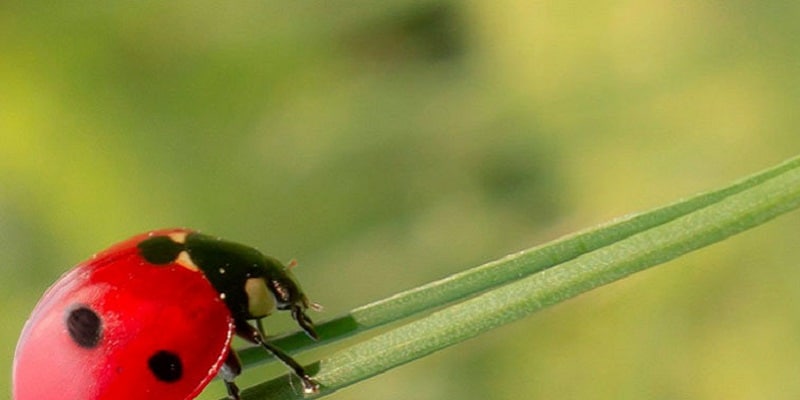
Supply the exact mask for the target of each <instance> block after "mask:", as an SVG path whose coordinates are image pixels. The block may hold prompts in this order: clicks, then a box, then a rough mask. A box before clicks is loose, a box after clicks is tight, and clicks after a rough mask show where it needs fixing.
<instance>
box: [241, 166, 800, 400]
mask: <svg viewBox="0 0 800 400" xmlns="http://www.w3.org/2000/svg"><path fill="white" fill-rule="evenodd" d="M787 166H788V167H787ZM777 168H778V169H779V170H780V172H777V173H772V174H769V177H767V178H764V179H759V180H757V182H754V183H753V184H751V185H749V186H748V187H746V188H743V189H741V190H736V191H733V192H728V193H727V194H726V195H724V196H719V197H717V198H715V199H714V200H713V201H711V202H710V203H709V204H706V205H705V206H704V207H697V208H694V209H692V210H691V211H689V212H688V213H683V214H682V215H681V216H678V217H673V218H671V219H670V220H667V221H661V222H659V223H658V224H655V225H652V224H647V223H645V224H644V225H649V226H650V227H649V228H645V229H641V231H639V232H636V233H634V234H630V235H627V236H626V237H624V238H622V239H617V240H616V241H614V242H613V243H611V244H606V245H604V246H599V247H596V250H593V251H586V252H584V253H583V254H582V255H580V256H579V257H572V258H571V259H570V260H569V261H566V262H564V263H561V264H559V265H556V266H554V267H551V268H548V269H546V270H542V271H540V272H538V273H534V274H529V275H528V276H526V277H523V278H521V279H518V280H516V281H514V282H512V283H508V284H506V285H505V286H501V287H498V288H495V289H492V290H489V291H488V292H486V293H483V294H481V295H478V296H475V297H474V298H472V299H469V300H466V301H463V302H461V303H459V304H455V305H452V306H449V307H447V308H444V309H442V310H440V311H437V312H434V313H432V314H431V315H429V316H427V317H424V318H421V319H419V320H417V321H413V322H410V323H407V324H405V325H403V326H400V327H398V328H395V329H392V330H390V331H388V332H386V333H383V334H381V335H378V336H376V337H374V338H371V339H368V340H365V341H363V342H360V343H357V344H354V345H352V346H350V347H348V348H345V349H343V350H340V351H337V352H335V353H334V354H332V355H330V356H329V357H327V358H325V359H323V360H322V361H320V362H319V363H317V364H315V365H314V366H313V367H312V368H311V370H312V371H314V372H316V375H315V379H316V380H317V381H318V382H320V384H321V385H322V387H323V388H322V391H321V393H320V395H324V394H327V393H331V392H333V391H336V390H338V389H340V388H343V387H346V386H349V385H352V384H354V383H356V382H358V381H361V380H364V379H367V378H369V377H371V376H374V375H376V374H379V373H381V372H384V371H386V370H388V369H390V368H393V367H396V366H398V365H402V364H404V363H407V362H410V361H412V360H414V359H417V358H420V357H423V356H425V355H427V354H430V353H432V352H434V351H437V350H440V349H443V348H445V347H448V346H451V345H453V344H456V343H459V342H461V341H464V340H466V339H469V338H471V337H474V336H476V335H478V334H480V333H482V332H485V331H487V330H489V329H493V328H495V327H498V326H501V325H503V324H507V323H509V322H513V321H516V320H518V319H520V318H522V317H524V316H527V315H530V314H531V313H533V312H535V311H537V310H540V309H542V308H544V307H546V306H549V305H553V304H556V303H559V302H561V301H564V300H566V299H569V298H571V297H574V296H576V295H578V294H580V293H583V292H586V291H588V290H591V289H593V288H596V287H598V286H601V285H604V284H607V283H610V282H613V281H615V280H617V279H620V278H622V277H625V276H628V275H630V274H632V273H635V272H638V271H641V270H643V269H646V268H649V267H652V266H654V265H657V264H660V263H663V262H665V261H668V260H671V259H674V258H676V257H678V256H680V255H682V254H685V253H687V252H690V251H693V250H696V249H698V248H701V247H704V246H707V245H709V244H712V243H715V242H717V241H720V240H723V239H725V238H727V237H729V236H731V235H734V234H736V233H739V232H741V231H743V230H746V229H749V228H752V227H754V226H757V225H759V224H761V223H763V222H766V221H768V220H770V219H772V218H774V217H776V216H778V215H780V214H783V213H785V212H788V211H790V210H793V209H795V208H797V207H798V206H800V168H798V165H797V160H793V161H790V162H789V163H787V164H783V165H781V166H779V167H777ZM771 171H775V170H771ZM751 179H752V178H751ZM747 181H748V180H745V181H742V182H747ZM741 184H742V183H739V184H737V185H741ZM734 186H736V185H734ZM725 190H726V189H723V191H725ZM712 193H720V192H712ZM701 197H702V195H701ZM694 199H696V198H694ZM694 199H690V200H688V201H694ZM678 204H682V203H678ZM669 208H670V207H667V208H665V209H669ZM665 209H659V210H656V211H655V212H656V213H659V212H662V210H665ZM650 215H651V213H646V214H642V215H639V216H636V217H633V218H638V219H641V220H647V219H649V218H650V217H649V216H650ZM616 226H617V225H614V224H612V225H609V226H605V227H601V228H597V231H599V232H603V231H606V230H608V229H613V228H615V227H616ZM585 234H586V233H584V234H582V235H585ZM596 236H597V235H596ZM599 236H604V235H599ZM545 247H546V246H545ZM541 248H542V247H540V249H541ZM531 252H532V253H535V250H532V251H531ZM520 254H528V252H524V253H520ZM520 258H521V256H520V255H519V254H518V255H515V256H510V257H506V258H504V259H501V260H498V261H495V262H493V263H490V264H492V265H494V266H493V268H501V269H504V268H510V269H518V268H520V267H519V266H518V265H516V264H517V263H531V262H533V263H537V265H538V262H540V261H538V260H537V259H538V257H527V256H526V257H523V258H524V261H521V260H520ZM548 262H552V260H549V261H548ZM288 379H289V378H288V377H287V376H283V377H280V378H277V379H274V380H272V381H268V382H265V383H262V384H260V385H257V386H255V387H253V388H251V389H248V390H246V391H245V397H244V398H245V399H267V398H269V399H298V398H302V395H301V394H299V393H298V392H296V391H294V390H293V389H292V388H291V387H290V386H289V385H287V381H288Z"/></svg>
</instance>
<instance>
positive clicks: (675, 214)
mask: <svg viewBox="0 0 800 400" xmlns="http://www.w3.org/2000/svg"><path fill="white" fill-rule="evenodd" d="M798 166H800V158H795V159H791V160H788V161H786V162H784V163H782V164H780V165H778V166H776V167H773V168H771V169H768V170H765V171H762V172H760V173H757V174H754V175H752V176H750V177H747V178H745V179H742V180H740V181H738V182H736V183H734V184H732V185H730V186H727V187H725V188H722V189H718V190H714V191H709V192H706V193H701V194H698V195H695V196H693V197H691V198H688V199H685V200H681V201H678V202H676V203H674V204H670V205H667V206H664V207H661V208H657V209H655V210H651V211H648V212H645V213H640V214H631V215H628V216H625V217H623V218H620V219H617V220H615V221H612V222H610V223H608V224H605V225H602V226H599V227H594V228H591V229H588V230H585V231H581V232H578V233H575V234H572V235H568V236H565V237H563V238H560V239H557V240H555V241H552V242H550V243H547V244H544V245H542V246H538V247H534V248H532V249H528V250H525V251H521V252H519V253H516V254H512V255H509V256H507V257H504V258H502V259H500V260H497V261H494V262H489V263H487V264H484V265H481V266H479V267H476V268H472V269H469V270H466V271H463V272H460V273H457V274H454V275H451V276H448V277H446V278H444V279H441V280H438V281H434V282H431V283H428V284H425V285H422V286H419V287H416V288H413V289H410V290H407V291H404V292H401V293H398V294H396V295H394V296H391V297H388V298H386V299H383V300H379V301H376V302H374V303H370V304H367V305H365V306H362V307H359V308H356V309H354V310H352V311H350V312H349V313H348V314H346V315H343V316H340V317H338V318H334V319H332V320H329V321H327V322H324V323H322V324H319V325H318V326H317V331H318V332H319V333H320V335H321V336H322V337H323V340H322V341H320V342H312V341H311V340H309V339H308V338H307V337H306V336H305V335H304V334H303V333H302V332H293V333H291V334H289V335H285V336H281V337H277V338H274V339H273V343H274V344H275V345H277V346H278V347H280V348H282V349H285V350H287V351H290V352H294V353H296V352H298V351H299V350H307V349H310V348H312V347H315V346H319V345H321V344H325V343H329V342H331V341H335V340H340V339H342V338H345V337H348V336H351V335H353V334H356V333H360V332H363V331H366V330H368V329H372V328H375V327H378V326H381V325H384V324H387V323H390V322H394V321H398V320H401V319H403V318H407V317H409V316H412V315H414V314H416V313H419V312H421V311H425V310H431V309H434V308H437V307H441V306H443V305H446V304H449V303H452V302H455V301H459V300H463V299H465V298H468V297H470V296H474V295H475V294H477V293H480V292H483V291H485V290H488V289H491V288H493V287H498V286H501V285H503V284H506V283H508V282H511V281H514V280H517V279H519V278H521V277H524V276H528V275H531V274H533V273H536V272H539V271H542V270H545V269H548V268H550V267H552V266H554V265H558V264H561V263H563V262H566V261H569V260H572V259H574V258H576V257H578V256H580V255H581V254H585V253H587V252H590V251H593V250H596V249H599V248H602V247H604V246H607V245H609V244H611V243H614V242H617V241H619V240H622V239H625V238H627V237H630V236H631V235H634V234H636V233H638V232H642V231H645V230H647V229H650V228H652V227H655V226H658V225H661V224H664V223H666V222H669V221H672V220H674V219H675V218H679V217H681V216H684V215H686V214H688V213H691V212H693V211H697V210H699V209H702V208H704V207H706V206H708V205H710V204H714V203H716V202H719V201H721V200H723V199H725V198H726V197H729V196H731V195H734V194H736V193H740V192H742V191H744V190H747V189H750V188H752V187H754V186H756V185H759V184H761V183H763V182H765V181H767V180H770V179H772V178H774V177H776V176H779V175H781V174H783V173H785V172H787V171H791V170H793V169H796V168H798ZM240 356H241V358H242V361H243V363H244V365H245V366H249V365H253V364H256V363H259V362H264V361H266V360H268V359H269V360H271V359H272V358H271V357H270V356H269V355H268V354H266V353H265V352H264V351H263V350H262V349H260V348H249V349H245V350H242V351H240Z"/></svg>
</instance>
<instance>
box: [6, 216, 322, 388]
mask: <svg viewBox="0 0 800 400" xmlns="http://www.w3.org/2000/svg"><path fill="white" fill-rule="evenodd" d="M317 307H318V306H317V305H316V304H312V303H310V302H309V301H308V298H306V296H305V294H303V291H302V290H301V289H300V286H299V285H298V283H297V281H296V280H295V278H294V276H293V275H292V273H291V271H290V270H289V268H287V267H286V266H284V265H283V264H281V263H280V262H279V261H278V260H275V259H274V258H271V257H268V256H265V255H263V254H261V253H260V252H259V251H257V250H255V249H253V248H250V247H247V246H244V245H241V244H237V243H232V242H228V241H224V240H221V239H218V238H214V237H211V236H208V235H204V234H200V233H197V232H193V231H190V230H186V229H164V230H158V231H153V232H150V233H146V234H142V235H138V236H134V237H133V238H130V239H128V240H126V241H124V242H121V243H118V244H116V245H114V246H112V247H111V248H109V249H107V250H105V251H103V252H101V253H98V254H96V255H94V256H93V257H92V258H91V259H90V260H88V261H86V262H83V263H81V264H78V266H77V267H75V268H74V269H72V270H71V271H69V272H68V273H66V274H65V275H64V276H63V277H61V279H59V280H58V281H57V282H56V283H55V284H54V285H53V286H52V287H50V289H48V290H47V292H46V293H45V295H44V297H42V299H41V300H40V301H39V304H38V305H37V306H36V308H35V309H34V310H33V313H32V314H31V317H30V318H29V319H28V322H27V323H26V324H25V327H24V328H23V330H22V334H21V336H20V339H19V343H18V344H17V350H16V353H15V356H14V377H13V381H14V389H13V392H14V399H15V400H42V399H47V400H101V399H103V400H126V399H131V400H133V399H136V400H144V399H158V400H184V399H193V398H194V397H195V396H197V395H198V393H200V391H201V390H202V389H203V388H204V387H205V386H206V385H207V384H208V382H209V381H210V380H211V379H212V378H214V377H215V376H216V375H217V374H219V375H220V376H221V377H222V378H223V380H224V382H225V386H226V387H227V389H228V394H229V396H230V397H231V398H232V399H239V389H238V388H237V387H236V384H235V383H234V378H235V377H236V376H237V375H239V373H240V372H241V369H242V367H241V363H240V361H239V358H238V356H237V355H236V353H235V352H234V351H233V350H232V349H231V339H232V336H233V335H234V333H235V334H236V335H238V336H240V337H242V338H244V339H246V340H248V341H250V342H252V343H255V344H258V345H260V346H262V347H263V348H264V349H265V350H266V351H268V352H270V353H272V354H273V355H275V356H276V357H277V358H278V359H280V360H281V361H283V363H284V364H286V365H287V366H288V367H289V368H291V369H292V371H294V374H295V375H297V376H298V377H299V378H300V379H301V380H302V382H303V389H304V391H305V392H306V393H313V392H316V391H317V390H318V386H317V384H316V383H315V382H314V381H313V380H312V379H311V378H310V377H309V375H308V374H307V373H306V372H305V370H304V369H303V367H302V366H300V364H298V363H297V362H296V361H294V360H293V359H292V358H291V357H289V356H288V355H286V354H285V353H283V352H282V351H281V350H280V349H278V348H277V347H275V346H273V345H272V344H270V343H269V342H267V341H266V340H265V335H264V330H263V328H262V326H261V319H262V318H264V317H266V316H268V315H269V314H270V313H272V312H273V311H274V310H276V309H277V310H289V311H291V314H292V317H294V319H295V320H296V321H297V323H298V324H299V325H300V327H301V328H302V329H303V330H304V331H305V332H306V334H308V336H310V337H311V338H313V339H317V334H316V332H315V331H314V326H313V323H312V322H311V319H310V318H309V317H308V316H307V315H306V313H305V311H306V309H308V308H314V309H316V308H317ZM249 320H255V321H256V322H257V324H256V327H254V326H253V325H251V324H250V323H249V322H248V321H249Z"/></svg>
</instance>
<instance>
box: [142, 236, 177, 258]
mask: <svg viewBox="0 0 800 400" xmlns="http://www.w3.org/2000/svg"><path fill="white" fill-rule="evenodd" d="M137 247H138V248H139V253H140V254H141V255H142V258H144V259H145V260H147V262H149V263H151V264H156V265H160V264H169V263H171V262H173V261H175V260H177V259H178V254H180V252H181V251H183V250H184V247H185V246H184V245H183V244H182V243H177V242H175V241H173V240H172V239H170V237H169V236H153V237H151V238H148V239H145V240H142V241H141V242H139V244H138V245H137Z"/></svg>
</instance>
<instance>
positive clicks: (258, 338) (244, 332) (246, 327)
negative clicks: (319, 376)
mask: <svg viewBox="0 0 800 400" xmlns="http://www.w3.org/2000/svg"><path fill="white" fill-rule="evenodd" d="M236 334H237V335H239V336H241V337H242V338H244V339H245V340H248V341H250V342H252V343H255V344H257V345H259V346H261V347H263V348H264V350H266V351H268V352H270V353H271V354H272V355H273V356H275V357H276V358H277V359H278V360H280V361H281V362H282V363H283V364H284V365H286V366H287V367H289V368H290V369H291V370H292V371H293V372H294V374H295V375H297V377H298V378H300V380H301V381H303V392H305V393H316V392H317V391H319V384H318V383H317V382H314V380H313V379H311V377H310V376H309V375H308V373H306V370H305V369H304V368H303V366H302V365H300V364H299V363H298V362H297V361H295V360H294V359H293V358H292V357H290V356H289V355H288V354H286V353H284V352H283V350H281V349H279V348H277V347H275V346H274V345H272V343H270V342H268V341H267V340H266V339H265V338H264V335H262V332H261V330H259V329H256V328H254V327H253V326H252V325H250V324H248V323H247V322H246V321H242V322H237V323H236Z"/></svg>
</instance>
